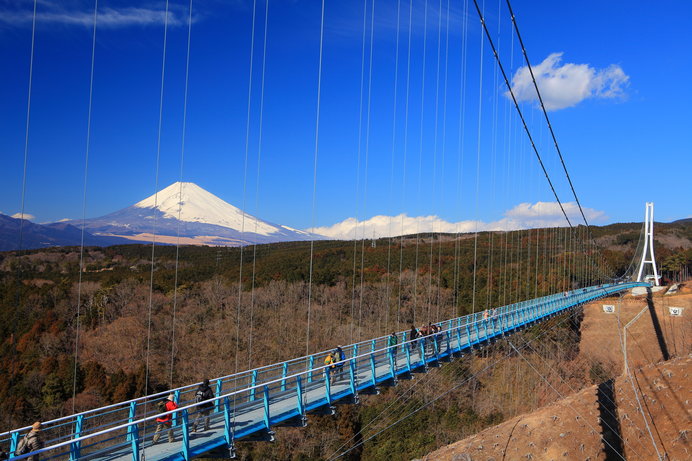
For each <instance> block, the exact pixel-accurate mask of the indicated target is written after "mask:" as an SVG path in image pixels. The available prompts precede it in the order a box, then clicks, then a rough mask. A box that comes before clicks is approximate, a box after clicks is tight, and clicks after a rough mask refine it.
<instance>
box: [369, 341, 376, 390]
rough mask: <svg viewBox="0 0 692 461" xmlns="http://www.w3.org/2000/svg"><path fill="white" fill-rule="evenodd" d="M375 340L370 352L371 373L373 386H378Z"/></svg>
mask: <svg viewBox="0 0 692 461" xmlns="http://www.w3.org/2000/svg"><path fill="white" fill-rule="evenodd" d="M375 349H376V346H375V340H374V339H373V340H372V342H371V351H370V371H371V373H372V385H373V386H377V374H376V371H375Z"/></svg>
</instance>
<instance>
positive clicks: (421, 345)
mask: <svg viewBox="0 0 692 461" xmlns="http://www.w3.org/2000/svg"><path fill="white" fill-rule="evenodd" d="M418 346H419V352H420V362H421V365H423V366H426V362H425V338H424V337H423V338H421V339H420V340H419V341H418Z"/></svg>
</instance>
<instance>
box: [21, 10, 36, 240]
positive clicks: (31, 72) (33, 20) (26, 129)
mask: <svg viewBox="0 0 692 461" xmlns="http://www.w3.org/2000/svg"><path fill="white" fill-rule="evenodd" d="M36 2H37V0H34V9H33V14H32V16H31V56H30V57H29V90H28V92H27V99H26V123H25V127H24V166H23V169H22V198H21V206H20V215H19V248H18V250H19V252H20V253H21V251H22V247H23V246H24V214H25V213H24V204H25V201H26V170H27V163H28V159H29V125H30V122H31V94H32V92H33V91H32V90H33V84H34V49H35V44H36Z"/></svg>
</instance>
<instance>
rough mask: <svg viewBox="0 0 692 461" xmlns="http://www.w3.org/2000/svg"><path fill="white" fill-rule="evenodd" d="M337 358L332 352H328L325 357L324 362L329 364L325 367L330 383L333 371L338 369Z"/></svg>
mask: <svg viewBox="0 0 692 461" xmlns="http://www.w3.org/2000/svg"><path fill="white" fill-rule="evenodd" d="M335 363H336V359H335V358H334V355H333V354H332V353H331V352H330V353H329V354H327V356H326V357H325V358H324V364H325V365H327V368H325V369H324V372H325V373H326V374H327V379H329V383H330V384H331V382H332V381H331V372H332V371H334V370H335V369H336V365H335Z"/></svg>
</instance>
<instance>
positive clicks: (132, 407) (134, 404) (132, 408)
mask: <svg viewBox="0 0 692 461" xmlns="http://www.w3.org/2000/svg"><path fill="white" fill-rule="evenodd" d="M136 415H137V402H136V401H133V402H130V412H129V414H128V418H127V422H129V423H130V424H132V422H133V421H134V420H135V416H136ZM130 437H131V435H130V431H129V430H128V432H127V440H130Z"/></svg>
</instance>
